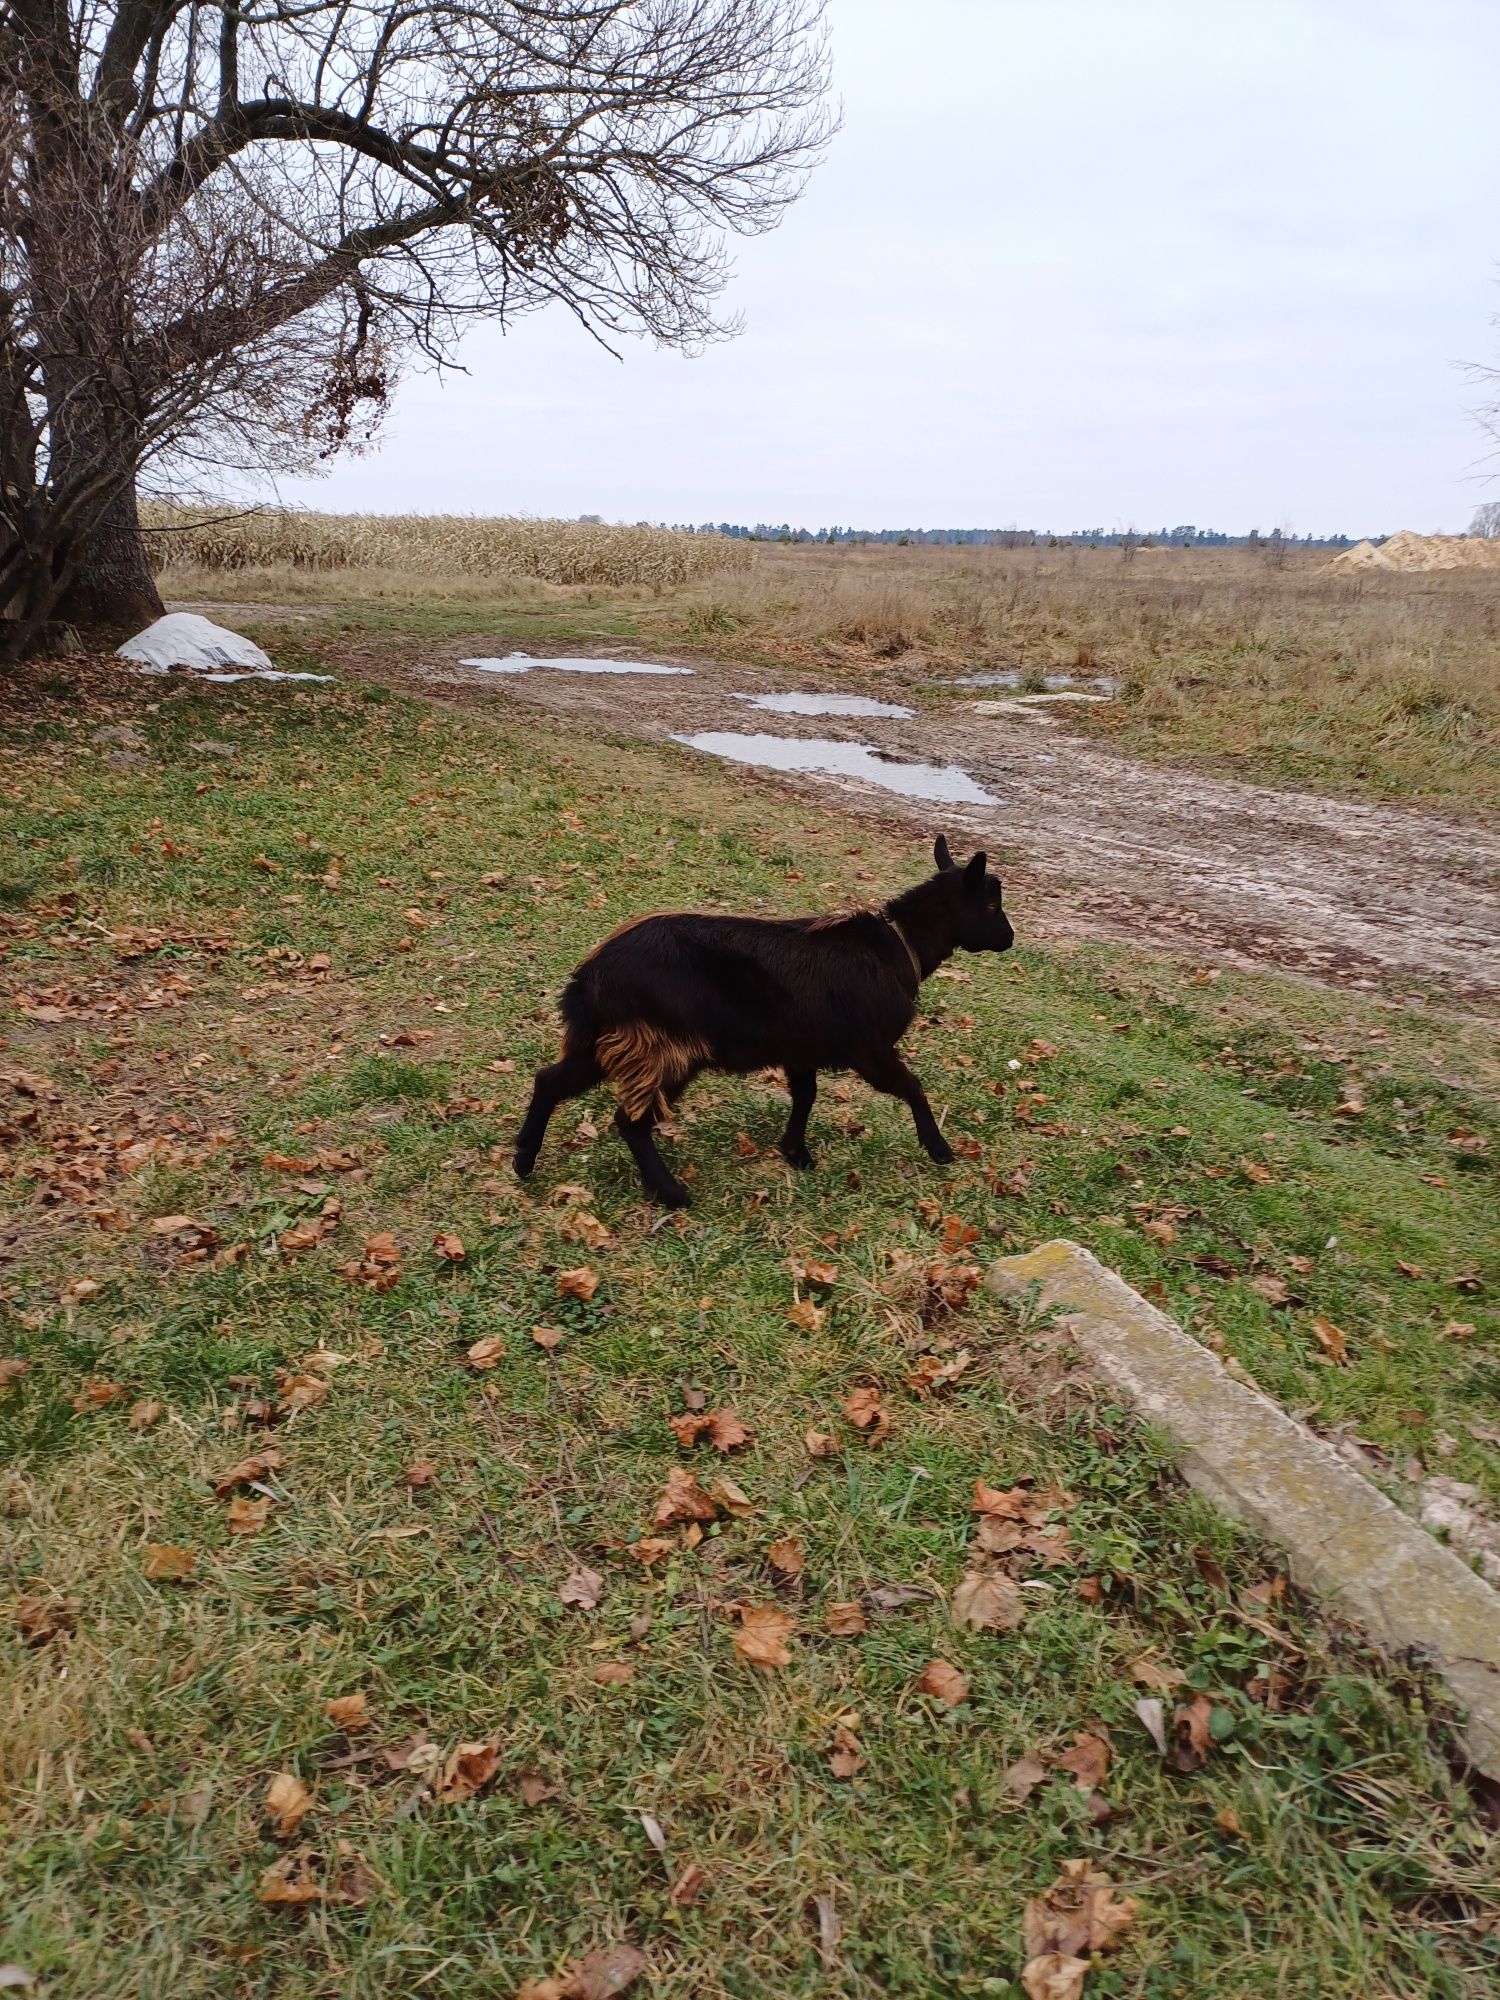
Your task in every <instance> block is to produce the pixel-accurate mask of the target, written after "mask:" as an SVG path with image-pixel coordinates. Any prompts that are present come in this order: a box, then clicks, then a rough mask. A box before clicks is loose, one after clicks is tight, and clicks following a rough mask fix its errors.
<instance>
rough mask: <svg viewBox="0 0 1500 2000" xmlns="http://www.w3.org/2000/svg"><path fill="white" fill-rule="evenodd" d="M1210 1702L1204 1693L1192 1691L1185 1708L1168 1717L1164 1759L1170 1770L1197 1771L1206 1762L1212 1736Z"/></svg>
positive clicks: (1211, 1708)
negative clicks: (1168, 1735)
mask: <svg viewBox="0 0 1500 2000" xmlns="http://www.w3.org/2000/svg"><path fill="white" fill-rule="evenodd" d="M1213 1712H1214V1711H1213V1703H1212V1702H1211V1701H1210V1700H1209V1698H1208V1696H1207V1695H1206V1694H1195V1695H1194V1696H1193V1699H1192V1700H1191V1702H1189V1703H1188V1705H1187V1706H1186V1707H1185V1708H1179V1709H1178V1710H1177V1712H1176V1714H1175V1715H1174V1716H1173V1718H1172V1744H1171V1751H1170V1754H1169V1756H1168V1758H1167V1762H1168V1764H1169V1765H1170V1766H1171V1768H1172V1769H1173V1770H1174V1771H1181V1772H1182V1773H1184V1775H1186V1774H1187V1773H1188V1772H1191V1771H1197V1770H1201V1769H1202V1767H1203V1766H1204V1764H1206V1763H1207V1762H1208V1753H1209V1748H1210V1745H1211V1744H1212V1741H1213V1738H1212V1733H1211V1726H1212V1722H1213Z"/></svg>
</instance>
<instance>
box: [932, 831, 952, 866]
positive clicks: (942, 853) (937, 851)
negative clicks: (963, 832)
mask: <svg viewBox="0 0 1500 2000" xmlns="http://www.w3.org/2000/svg"><path fill="white" fill-rule="evenodd" d="M932 858H933V860H934V861H935V862H936V863H937V865H938V867H939V868H940V869H941V870H942V871H943V873H944V874H946V873H947V871H948V870H949V869H950V868H951V867H952V866H953V856H952V855H951V854H950V853H949V852H948V841H947V837H946V835H944V834H941V833H940V834H939V835H938V837H937V839H936V840H935V841H934V842H933V843H932Z"/></svg>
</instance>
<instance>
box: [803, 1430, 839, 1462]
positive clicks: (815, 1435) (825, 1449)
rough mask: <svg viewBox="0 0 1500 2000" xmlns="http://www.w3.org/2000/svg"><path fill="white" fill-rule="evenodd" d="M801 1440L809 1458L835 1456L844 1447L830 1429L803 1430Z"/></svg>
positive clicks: (837, 1455)
mask: <svg viewBox="0 0 1500 2000" xmlns="http://www.w3.org/2000/svg"><path fill="white" fill-rule="evenodd" d="M802 1442H803V1444H804V1445H806V1447H807V1454H808V1457H809V1458H837V1457H839V1455H840V1454H841V1453H842V1451H843V1449H844V1447H843V1446H842V1445H841V1444H840V1443H839V1441H838V1439H837V1438H836V1437H835V1436H834V1435H833V1434H832V1432H831V1431H805V1432H804V1433H803V1436H802Z"/></svg>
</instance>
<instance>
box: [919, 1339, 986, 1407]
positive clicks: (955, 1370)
mask: <svg viewBox="0 0 1500 2000" xmlns="http://www.w3.org/2000/svg"><path fill="white" fill-rule="evenodd" d="M973 1359H974V1357H973V1355H972V1354H970V1352H969V1350H968V1348H966V1347H964V1348H960V1350H959V1351H958V1353H957V1354H952V1355H949V1356H948V1358H947V1359H946V1360H945V1359H944V1358H943V1356H942V1355H940V1354H922V1355H919V1356H918V1357H917V1362H916V1366H915V1367H914V1368H912V1369H911V1371H910V1372H909V1373H908V1375H907V1377H906V1386H907V1388H908V1389H911V1390H912V1391H913V1392H914V1393H915V1394H916V1395H918V1396H930V1395H932V1394H933V1393H934V1391H936V1390H938V1389H946V1388H948V1387H950V1386H951V1384H953V1383H954V1382H956V1381H957V1380H958V1378H959V1376H960V1375H962V1374H963V1373H964V1372H965V1371H966V1370H967V1369H968V1368H969V1367H970V1366H971V1365H972V1363H973Z"/></svg>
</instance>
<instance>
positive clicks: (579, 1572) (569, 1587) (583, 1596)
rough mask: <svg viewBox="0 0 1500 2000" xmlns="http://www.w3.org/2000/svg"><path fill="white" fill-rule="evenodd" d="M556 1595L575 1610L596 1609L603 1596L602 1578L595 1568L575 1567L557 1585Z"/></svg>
mask: <svg viewBox="0 0 1500 2000" xmlns="http://www.w3.org/2000/svg"><path fill="white" fill-rule="evenodd" d="M557 1595H558V1597H559V1598H560V1600H561V1601H562V1602H563V1603H564V1604H568V1605H571V1606H572V1607H573V1608H574V1609H575V1610H577V1611H594V1610H597V1609H598V1606H599V1602H600V1600H601V1599H602V1598H603V1596H604V1578H603V1577H602V1576H601V1575H600V1574H599V1572H598V1570H596V1569H575V1570H574V1571H573V1572H572V1574H571V1575H569V1576H565V1577H564V1578H563V1580H562V1582H561V1583H560V1584H559V1585H558V1587H557Z"/></svg>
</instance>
